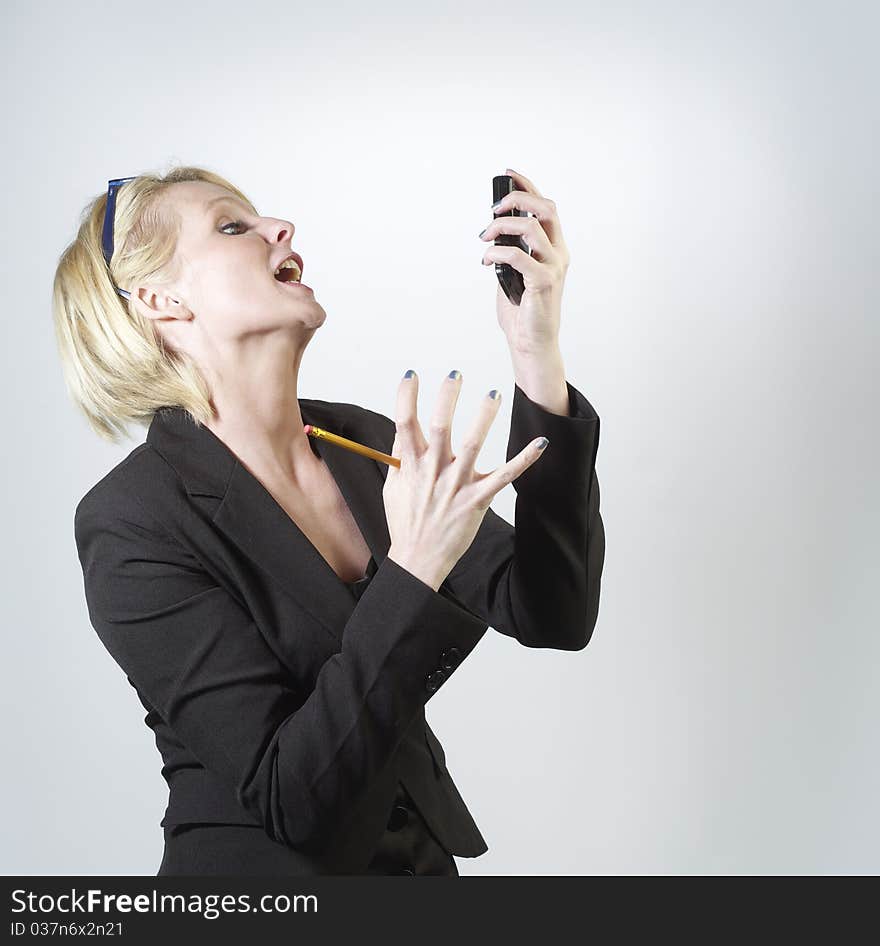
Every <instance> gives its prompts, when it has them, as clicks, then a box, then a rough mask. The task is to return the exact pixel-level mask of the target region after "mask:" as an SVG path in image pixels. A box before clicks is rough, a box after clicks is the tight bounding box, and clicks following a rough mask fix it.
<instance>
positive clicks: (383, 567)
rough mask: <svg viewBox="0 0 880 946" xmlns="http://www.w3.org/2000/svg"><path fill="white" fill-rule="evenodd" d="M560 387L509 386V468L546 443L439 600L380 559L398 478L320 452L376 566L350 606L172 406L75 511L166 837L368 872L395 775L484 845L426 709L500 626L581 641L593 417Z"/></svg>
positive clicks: (440, 817)
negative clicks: (235, 828)
mask: <svg viewBox="0 0 880 946" xmlns="http://www.w3.org/2000/svg"><path fill="white" fill-rule="evenodd" d="M567 387H568V393H569V402H570V416H567V417H565V416H560V415H557V414H552V413H549V412H547V411H545V410H544V409H543V408H541V407H540V406H538V405H537V404H535V403H534V402H532V401H531V400H530V399H529V398H528V397H526V395H525V394H524V393H523V392H522V391H521V389H520V388H519V386H517V385H514V399H513V405H512V408H511V430H510V437H509V440H508V447H507V459H510V458H511V457H513V456H514V455H515V454H517V453H518V452H519V451H520V450H521V449H522V448H523V447H525V446H526V444H528V443H529V442H530V441H531V440H533V439H534V438H536V437H538V436H540V435H542V434H543V435H546V436H547V437H548V438H549V440H550V444H549V446H548V447H547V448H546V454H545V455H544V456H543V457H541V458H540V459H539V460H538V461H536V463H535V464H534V465H533V466H532V467H530V468H529V469H528V470H526V471H525V472H524V473H523V474H522V475H521V476H519V477H518V478H517V479H516V480H514V482H513V487H514V490H515V491H516V493H517V498H516V515H515V522H516V526H515V528H514V526H511V525H510V524H509V523H508V522H507V521H505V520H504V519H502V518H501V517H500V516H498V515H497V514H495V513H494V512H493V511H492V509H491V508H490V509H489V510H487V512H486V515H485V518H484V519H483V522H482V524H481V526H480V529H479V531H478V533H477V535H476V537H475V539H474V541H473V543H472V544H471V546H470V547H469V548H468V550H467V551H466V552H465V553H464V555H463V556H462V557H461V559H460V560H459V561H458V563H457V564H456V565H455V567H454V568H453V569H452V571H451V572H450V574H449V575H448V577H447V578H446V580H445V581H444V582H443V584H442V585H441V587H440V589H439V591H434V590H433V588H431V587H430V586H428V585H426V584H425V583H424V582H422V581H421V580H420V579H418V578H416V577H415V576H414V575H412V574H411V573H410V572H408V571H407V570H406V569H404V568H402V567H401V566H400V565H398V564H396V563H395V562H394V561H392V560H391V559H389V558H388V557H387V552H388V548H389V546H390V536H389V534H388V527H387V523H386V519H385V510H384V504H383V500H382V488H383V485H384V482H385V476H386V474H387V471H388V467H387V466H385V464H382V463H379V462H377V461H374V460H371V459H368V458H366V457H362V456H360V455H358V454H355V453H352V452H350V451H348V450H345V449H343V448H340V447H337V446H335V445H334V444H331V443H329V442H326V441H317V440H315V439H313V438H309V442H310V444H311V446H312V449H313V450H314V451H315V453H316V454H317V455H318V456H320V457H321V458H322V459H323V460H324V461H325V462H326V464H327V466H328V468H329V470H330V472H331V473H332V475H333V476H334V478H335V480H336V482H337V484H338V486H339V488H340V491H341V492H342V494H343V496H344V497H345V499H346V501H347V502H348V504H349V507H350V508H351V512H352V515H353V516H354V518H355V520H356V521H357V524H358V526H359V527H360V530H361V532H362V534H363V536H364V539H365V540H366V542H367V544H368V545H369V547H370V550H371V552H372V555H373V564H374V571H373V573H372V576H371V578H370V581H369V582H368V583H367V584H366V588H365V590H363V593H362V594H360V595H359V596H356V595H352V594H351V591H350V589H349V588H348V587H347V586H346V584H345V583H344V582H342V581H341V579H340V578H339V576H338V575H337V574H336V573H335V572H334V571H333V569H332V568H331V567H330V565H329V564H328V563H327V561H326V560H325V559H324V558H323V557H322V556H321V554H320V553H319V552H318V551H317V549H316V548H315V547H314V546H313V545H312V544H311V542H310V541H309V540H308V539H307V538H306V536H305V535H304V533H303V532H302V531H301V530H300V529H299V528H298V527H297V526H296V524H295V523H294V522H293V520H292V519H291V518H290V517H289V516H288V515H287V513H286V512H285V511H284V510H283V509H282V508H281V506H280V505H279V504H278V503H277V502H276V501H275V499H274V498H273V497H272V495H271V494H270V493H269V492H268V491H267V490H266V489H265V488H264V487H263V485H262V484H261V483H260V481H259V480H258V479H257V478H256V477H255V476H253V475H252V474H251V473H250V472H249V471H248V470H247V468H246V467H245V466H244V465H243V464H242V463H241V462H240V461H239V460H238V458H237V457H236V456H235V454H233V453H232V451H231V450H230V449H229V448H228V447H227V446H226V445H225V444H224V443H223V442H222V441H221V440H220V439H219V438H217V437H216V436H215V435H214V434H213V433H212V432H211V431H210V430H208V428H206V427H200V426H198V425H196V424H195V423H194V422H193V421H192V420H191V419H190V418H189V416H188V415H187V414H186V412H184V411H183V410H182V409H180V408H176V407H170V408H163V409H162V410H160V411H159V412H157V414H156V415H155V417H154V419H153V421H152V423H151V425H150V428H149V431H148V433H147V437H146V442H145V443H143V444H140V445H139V446H137V447H136V448H135V449H134V450H133V451H132V452H131V453H130V454H129V455H128V456H127V457H126V458H125V459H124V460H123V461H122V462H121V463H119V464H118V465H117V466H116V467H114V468H113V469H112V470H111V471H110V472H109V473H108V474H107V475H106V476H104V477H103V478H102V479H101V480H100V481H99V482H98V483H97V484H96V485H95V486H94V487H92V488H91V489H90V490H89V491H88V493H86V495H85V496H84V497H83V498H82V500H81V501H80V502H79V504H78V506H77V509H76V515H75V537H76V543H77V549H78V553H79V559H80V562H81V564H82V569H83V578H84V586H85V596H86V602H87V605H88V611H89V616H90V620H91V622H92V625H93V626H94V628H95V630H96V632H97V634H98V636H99V637H100V639H101V641H102V642H103V644H104V646H105V647H106V648H107V650H108V651H109V653H110V654H111V656H112V657H113V659H114V660H115V661H116V662H117V663H118V665H119V666H120V667H121V668H122V670H123V671H124V672H125V674H126V676H127V678H128V680H129V682H130V683H131V685H132V686H133V687H134V688H135V690H136V692H137V695H138V697H139V699H140V701H141V703H142V704H143V706H144V708H145V709H146V710H147V716H146V718H145V722H146V723H147V725H148V726H149V727H150V728H151V729H152V730H153V732H154V734H155V739H156V745H157V747H158V749H159V751H160V753H161V755H162V760H163V767H162V775H163V777H164V778H165V779H166V780H167V782H168V786H169V801H168V807H167V809H166V812H165V816H164V818H163V819H162V822H161V824H162V825H163V826H165V825H171V824H183V823H187V822H209V823H210V822H215V823H232V824H251V825H259V826H261V827H262V828H263V829H264V830H265V832H266V833H267V834H268V836H269V837H270V838H272V839H273V840H275V841H277V842H279V843H281V844H285V845H287V846H288V847H289V848H291V850H292V851H294V852H296V854H297V855H298V856H301V857H302V860H303V872H304V873H308V872H310V871H313V872H315V873H360V872H362V871H363V869H364V868H365V866H366V865H367V863H368V862H369V858H370V855H371V852H372V851H373V849H374V848H375V846H376V844H377V843H378V840H379V838H380V837H381V835H382V833H383V831H385V829H386V826H387V821H388V813H389V811H390V810H391V807H392V805H393V801H394V797H395V792H396V789H397V784H398V780H399V781H400V782H402V783H403V784H404V786H405V787H406V789H407V791H408V792H409V794H410V795H411V797H412V799H413V800H414V802H415V804H416V805H417V806H418V809H419V811H420V812H421V814H422V815H423V816H424V818H425V821H426V822H427V823H428V825H429V826H430V828H431V830H432V832H433V833H434V834H435V835H436V837H437V838H438V840H439V841H440V843H441V844H442V845H443V847H444V848H445V849H446V850H447V851H449V852H450V853H452V854H457V855H459V856H464V857H475V856H477V855H479V854H482V853H483V852H485V851H486V850H487V849H488V848H487V845H486V842H485V840H484V839H483V837H482V835H481V833H480V831H479V829H478V828H477V826H476V824H475V823H474V821H473V819H472V817H471V815H470V813H469V812H468V809H467V806H466V805H465V803H464V801H463V800H462V798H461V795H460V794H459V793H458V790H457V788H456V786H455V783H454V782H453V780H452V778H451V776H450V774H449V771H448V769H447V767H446V759H445V754H444V751H443V748H442V746H441V744H440V742H439V741H438V739H437V738H436V736H435V735H434V733H433V732H432V731H431V729H430V727H429V726H428V725H427V723H426V720H425V704H426V703H427V702H428V701H429V700H430V699H432V698H433V697H434V696H435V695H436V694H437V693H439V692H441V691H448V689H449V688H450V686H452V688H453V689H454V682H453V680H454V677H455V676H456V674H458V673H462V672H465V673H466V672H467V670H466V661H467V656H468V654H470V652H471V651H472V650H473V649H474V647H475V646H476V645H477V643H478V642H479V640H480V638H481V637H482V636H483V634H484V633H485V632H486V629H487V628H488V627H490V626H491V627H493V628H494V629H496V630H497V631H499V632H500V633H502V634H506V635H509V636H511V637H513V638H515V639H516V640H518V641H519V642H520V643H521V644H523V645H524V646H526V647H546V648H555V649H560V650H580V649H581V648H583V647H585V646H586V644H587V642H588V641H589V639H590V636H591V634H592V632H593V628H594V626H595V624H596V619H597V615H598V608H599V588H600V581H601V575H602V568H603V563H604V556H605V535H604V528H603V524H602V519H601V516H600V514H599V484H598V481H597V479H596V473H595V462H596V453H597V449H598V443H599V418H598V416H597V414H596V412H595V411H594V410H593V408H592V406H591V405H590V404H589V402H588V401H587V399H586V398H585V397H584V396H583V395H582V394H581V393H580V392H579V391H578V390H577V389H576V388H574V387H573V386H572V385H571V384H568V385H567ZM299 403H300V408H301V412H302V417H303V422H304V423H311V424H316V425H317V426H319V427H324V428H326V429H327V430H330V431H332V432H334V433H339V434H341V435H342V436H345V437H348V438H350V439H352V440H356V441H358V442H360V443H363V444H367V445H369V446H373V447H375V448H377V449H379V450H382V451H383V452H386V453H389V454H390V453H391V450H392V444H393V441H394V435H395V424H394V421H393V420H391V419H390V418H388V417H386V416H384V415H383V414H379V413H376V412H374V411H371V410H368V409H366V408H362V407H359V406H356V405H353V404H345V403H336V402H328V401H321V400H312V399H300V402H299ZM431 681H434V682H431ZM435 683H436V685H435ZM489 751H491V749H490V750H489ZM490 764H491V761H490ZM496 764H497V765H499V766H500V765H504V764H505V761H504V760H503V759H501V758H499V759H497V760H496Z"/></svg>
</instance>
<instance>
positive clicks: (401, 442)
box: [391, 372, 424, 459]
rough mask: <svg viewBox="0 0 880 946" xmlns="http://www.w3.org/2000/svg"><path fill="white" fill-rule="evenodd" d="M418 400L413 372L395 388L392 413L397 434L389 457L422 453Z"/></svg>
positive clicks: (417, 384)
mask: <svg viewBox="0 0 880 946" xmlns="http://www.w3.org/2000/svg"><path fill="white" fill-rule="evenodd" d="M418 398H419V376H418V375H417V374H416V373H415V372H413V373H412V377H411V378H407V377H406V375H404V377H403V378H402V380H401V382H400V384H399V385H398V387H397V406H396V408H395V413H394V422H395V425H396V426H397V433H396V434H395V436H394V446H393V447H392V448H391V456H393V457H397V458H398V459H402V458H403V457H410V456H415V455H420V454H421V453H422V452H424V437H423V436H422V430H421V427H420V426H419V413H418Z"/></svg>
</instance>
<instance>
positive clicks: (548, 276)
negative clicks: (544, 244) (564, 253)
mask: <svg viewBox="0 0 880 946" xmlns="http://www.w3.org/2000/svg"><path fill="white" fill-rule="evenodd" d="M490 263H507V265H508V266H512V267H513V268H514V269H515V270H516V271H517V272H518V273H522V275H523V278H524V280H525V282H526V288H528V289H533V290H535V291H540V290H541V289H549V288H551V287H552V286H555V285H557V284H558V282H559V277H558V276H557V275H556V272H555V269H554V266H555V264H553V263H539V262H538V260H536V259H533V258H532V257H531V256H529V254H528V253H526V252H524V251H523V250H521V249H520V248H519V247H518V246H490V247H489V248H488V249H487V250H486V252H485V253H484V254H483V265H484V266H488V265H489V264H490ZM558 265H559V266H560V267H561V266H562V264H561V263H560V264H558ZM500 288H501V287H500V286H499V289H500Z"/></svg>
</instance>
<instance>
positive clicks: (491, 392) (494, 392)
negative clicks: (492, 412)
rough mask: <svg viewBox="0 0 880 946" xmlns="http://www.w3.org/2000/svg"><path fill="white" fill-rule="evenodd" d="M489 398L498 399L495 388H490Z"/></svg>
mask: <svg viewBox="0 0 880 946" xmlns="http://www.w3.org/2000/svg"><path fill="white" fill-rule="evenodd" d="M489 397H491V398H497V397H498V390H497V389H496V388H492V390H491V391H490V392H489Z"/></svg>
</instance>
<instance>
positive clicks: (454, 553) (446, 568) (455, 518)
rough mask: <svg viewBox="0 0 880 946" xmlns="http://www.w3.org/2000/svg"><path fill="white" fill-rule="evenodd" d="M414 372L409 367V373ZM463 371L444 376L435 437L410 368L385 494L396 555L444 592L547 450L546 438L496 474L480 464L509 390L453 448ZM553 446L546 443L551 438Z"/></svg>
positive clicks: (485, 407) (490, 400) (483, 409)
mask: <svg viewBox="0 0 880 946" xmlns="http://www.w3.org/2000/svg"><path fill="white" fill-rule="evenodd" d="M408 373H409V372H408ZM461 380H462V376H461V373H460V372H458V371H453V372H450V374H449V375H448V376H447V377H446V378H445V379H444V380H443V384H442V386H441V389H440V396H439V398H438V399H437V403H436V405H435V407H434V413H433V415H432V417H431V426H430V429H429V432H428V440H425V436H424V434H423V433H422V428H421V425H420V424H419V418H418V405H417V400H418V393H419V387H418V384H419V382H418V377H417V375H416V374H415V372H413V373H412V377H410V378H407V376H406V375H404V378H403V380H402V381H401V382H400V387H399V388H398V392H397V415H396V418H395V422H396V425H397V433H396V435H395V437H394V446H393V447H392V450H391V455H392V456H393V457H397V458H398V459H399V460H400V467H399V468H398V467H394V466H389V467H388V475H387V477H386V479H385V486H384V488H383V490H382V499H383V501H384V504H385V516H386V518H387V520H388V532H389V535H390V536H391V547H390V548H389V550H388V558H390V559H392V560H393V561H395V562H396V563H397V564H398V565H400V566H401V567H402V568H405V569H406V570H407V571H408V572H410V573H411V574H413V575H415V577H416V578H418V579H420V580H421V581H423V582H424V583H425V584H426V585H430V586H431V587H432V588H433V589H434V591H437V590H438V589H439V587H440V585H442V584H443V582H444V580H445V579H446V576H447V575H448V574H449V573H450V572H451V571H452V569H453V567H454V566H455V563H456V562H457V561H458V560H459V559H460V558H461V556H462V555H463V554H464V553H465V552H466V551H467V549H468V547H469V546H470V544H471V542H473V540H474V537H475V536H476V534H477V530H478V529H479V528H480V523H481V522H482V521H483V517H484V516H485V515H486V510H487V509H488V508H489V505H490V503H491V502H492V499H493V497H494V496H495V494H496V493H497V492H498V491H499V490H501V489H502V488H503V487H504V486H506V485H507V484H508V483H510V482H511V481H512V480H515V479H516V478H517V477H518V476H519V475H520V474H521V473H522V472H523V471H524V470H526V469H527V468H528V467H530V466H531V465H532V464H533V463H534V462H535V461H536V460H537V459H538V458H539V457H540V456H541V454H542V450H541V449H540V447H539V444H541V443H543V442H544V438H542V437H538V438H536V439H535V440H533V441H532V442H531V443H530V444H528V446H526V447H525V448H524V449H523V450H522V451H521V452H520V453H518V454H517V455H516V456H515V457H513V458H512V459H511V460H509V461H508V462H507V463H505V464H504V465H503V466H500V467H498V469H496V470H493V471H492V472H491V473H478V472H477V471H476V470H475V469H474V463H475V462H476V459H477V456H478V454H479V452H480V450H481V449H482V448H483V443H484V442H485V440H486V436H487V434H488V433H489V428H490V427H491V425H492V422H493V421H494V420H495V416H496V415H497V413H498V408H499V406H500V404H501V395H500V393H497V392H496V395H495V397H490V396H489V395H487V396H486V397H485V399H484V400H483V403H482V405H481V406H480V410H479V413H478V414H477V418H476V421H475V422H474V424H473V426H472V427H471V429H470V433H469V434H468V436H467V438H466V439H465V442H464V443H463V444H462V447H461V450H460V451H459V453H458V455H455V454H453V452H452V442H451V433H452V416H453V414H454V412H455V405H456V402H457V401H458V394H459V391H460V390H461ZM544 445H545V446H546V444H544Z"/></svg>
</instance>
